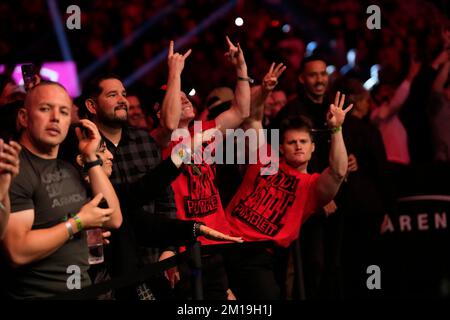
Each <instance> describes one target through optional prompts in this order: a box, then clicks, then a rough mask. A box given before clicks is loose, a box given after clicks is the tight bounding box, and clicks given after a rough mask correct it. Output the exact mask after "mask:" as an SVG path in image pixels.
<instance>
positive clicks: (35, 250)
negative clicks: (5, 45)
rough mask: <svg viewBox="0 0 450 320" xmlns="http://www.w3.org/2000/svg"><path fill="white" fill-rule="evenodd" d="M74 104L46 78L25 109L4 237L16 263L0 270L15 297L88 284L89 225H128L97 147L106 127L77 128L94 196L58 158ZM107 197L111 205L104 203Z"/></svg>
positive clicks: (43, 295)
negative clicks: (104, 205)
mask: <svg viewBox="0 0 450 320" xmlns="http://www.w3.org/2000/svg"><path fill="white" fill-rule="evenodd" d="M71 108H72V100H71V99H70V97H69V95H68V94H67V91H66V90H65V89H64V88H63V87H62V86H61V85H60V84H58V83H56V82H41V83H39V84H38V85H36V86H35V87H33V88H32V89H30V91H29V92H28V94H27V97H26V99H25V103H24V108H22V109H20V110H19V122H20V125H21V127H22V128H23V131H22V134H21V136H20V140H19V142H20V144H21V145H22V152H21V154H20V172H19V174H18V175H17V177H16V178H15V179H14V180H13V182H12V184H11V187H10V200H11V215H10V218H9V222H8V226H7V228H6V233H5V237H4V240H3V243H2V244H3V249H4V252H5V255H6V257H7V259H8V260H9V263H10V264H11V268H7V269H6V272H4V273H2V276H4V279H2V281H4V282H2V283H4V284H6V285H5V289H6V290H5V291H6V294H7V295H8V296H9V297H11V298H15V299H36V298H48V297H50V296H52V295H56V294H61V293H65V292H67V291H68V290H69V289H71V285H73V286H74V287H75V288H78V289H79V288H84V287H86V286H89V285H90V281H89V277H88V274H87V269H88V268H89V264H88V246H87V241H86V240H87V239H86V233H85V232H83V231H84V229H90V228H96V227H104V228H108V229H109V228H118V227H119V226H120V225H121V223H122V214H121V211H120V207H119V201H118V199H117V196H116V193H115V192H114V189H113V187H112V185H111V183H110V181H109V180H108V177H107V176H106V174H105V173H104V171H103V170H102V169H101V168H100V166H99V161H98V159H97V155H96V153H95V150H96V149H97V147H98V145H99V143H100V133H99V132H98V130H97V128H96V127H95V125H94V124H93V123H92V122H90V121H89V120H82V121H81V126H82V127H83V128H84V130H85V134H84V136H83V135H82V133H81V130H80V128H78V129H77V131H76V133H77V137H78V139H79V144H78V146H79V153H80V154H81V157H82V159H83V160H84V162H85V164H86V169H87V172H88V175H89V179H90V181H91V184H92V190H93V192H92V193H93V195H94V196H95V197H94V198H93V199H92V200H91V201H90V202H88V197H87V195H86V189H85V187H84V185H83V183H82V180H81V177H80V175H79V174H78V172H77V171H76V169H75V168H74V167H73V166H71V165H70V164H69V163H67V162H65V161H62V160H61V159H58V152H59V147H60V144H61V143H62V142H63V140H64V139H65V138H66V136H67V132H68V130H69V125H70V121H71ZM9 149H10V148H9ZM5 150H7V149H5ZM2 156H3V155H2ZM11 160H12V158H11V157H10V161H11ZM100 191H101V192H100ZM103 197H105V199H106V202H107V204H108V206H109V207H110V208H108V209H101V208H99V207H98V204H99V202H100V200H101V199H102V198H103ZM74 267H75V268H74ZM71 270H72V271H71ZM74 272H75V273H74ZM77 274H78V280H76V279H75V278H76V277H77ZM71 275H73V276H75V278H70V276H71Z"/></svg>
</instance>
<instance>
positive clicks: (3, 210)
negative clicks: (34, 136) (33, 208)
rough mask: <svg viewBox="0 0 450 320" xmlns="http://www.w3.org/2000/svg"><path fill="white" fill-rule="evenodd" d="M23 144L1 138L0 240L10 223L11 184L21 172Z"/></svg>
mask: <svg viewBox="0 0 450 320" xmlns="http://www.w3.org/2000/svg"><path fill="white" fill-rule="evenodd" d="M20 150H21V146H20V145H19V144H18V143H17V142H14V141H11V143H10V144H6V143H4V141H3V139H0V240H1V239H2V238H3V235H4V233H5V230H6V226H7V225H8V220H9V213H10V211H11V206H10V202H9V186H10V184H11V180H12V179H13V177H15V176H16V175H17V174H18V173H19V164H20V163H19V153H20Z"/></svg>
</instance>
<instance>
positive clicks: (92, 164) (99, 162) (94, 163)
mask: <svg viewBox="0 0 450 320" xmlns="http://www.w3.org/2000/svg"><path fill="white" fill-rule="evenodd" d="M102 164H103V161H102V159H100V157H99V156H97V160H95V161H91V162H85V163H84V170H85V171H89V169H90V168H93V167H95V166H101V165H102Z"/></svg>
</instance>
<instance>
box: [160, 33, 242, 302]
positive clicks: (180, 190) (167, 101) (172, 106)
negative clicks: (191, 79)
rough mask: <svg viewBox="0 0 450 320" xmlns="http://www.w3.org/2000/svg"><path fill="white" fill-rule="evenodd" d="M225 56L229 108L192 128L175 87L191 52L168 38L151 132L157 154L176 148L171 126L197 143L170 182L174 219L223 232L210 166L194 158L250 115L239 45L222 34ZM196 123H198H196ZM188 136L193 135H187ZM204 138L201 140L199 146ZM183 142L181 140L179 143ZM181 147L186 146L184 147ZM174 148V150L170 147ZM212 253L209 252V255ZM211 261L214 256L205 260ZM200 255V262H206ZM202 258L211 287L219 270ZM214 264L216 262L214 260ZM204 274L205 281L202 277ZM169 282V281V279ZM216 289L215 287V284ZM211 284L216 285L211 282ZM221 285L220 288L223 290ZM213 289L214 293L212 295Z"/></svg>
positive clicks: (190, 117)
mask: <svg viewBox="0 0 450 320" xmlns="http://www.w3.org/2000/svg"><path fill="white" fill-rule="evenodd" d="M226 39H227V43H228V52H227V53H226V56H227V57H228V59H229V61H230V62H231V64H232V65H233V66H234V67H235V71H236V76H237V84H236V89H235V99H234V100H233V102H232V104H231V107H230V109H228V110H227V111H224V112H223V113H221V114H220V115H219V116H218V117H217V118H216V119H214V120H211V121H202V122H201V123H200V124H201V130H196V127H197V126H199V123H196V124H194V126H193V127H192V126H191V127H189V125H190V123H191V121H192V120H193V119H194V117H195V113H194V109H193V106H192V103H191V102H190V101H189V99H188V98H187V97H186V94H185V93H184V92H182V91H181V73H182V70H183V68H184V63H185V60H186V58H187V57H188V56H189V55H190V53H191V50H188V51H187V52H186V53H185V54H184V55H181V54H179V53H176V52H174V43H173V41H171V42H170V46H169V51H168V65H169V76H168V81H167V89H166V94H165V97H164V100H163V102H162V107H161V113H160V119H161V126H160V128H158V129H156V130H155V131H153V132H152V136H153V137H154V138H155V140H156V141H158V143H159V144H160V145H161V147H162V148H163V157H169V156H170V154H171V153H172V152H173V151H174V148H175V147H177V145H178V144H179V141H178V140H176V141H171V139H172V137H173V135H172V133H174V131H175V130H178V132H180V131H184V132H185V133H186V135H187V136H188V137H189V140H193V142H194V143H195V141H196V140H197V138H198V139H199V141H200V143H199V144H198V145H197V146H193V145H188V146H185V147H187V148H188V149H190V150H193V151H192V153H193V154H192V162H194V164H192V165H183V168H182V174H180V175H179V176H178V178H177V179H176V180H175V181H174V182H173V183H172V189H173V191H174V196H175V203H176V206H177V218H179V219H182V220H196V221H199V222H203V223H205V224H206V225H207V226H209V227H211V228H213V229H216V230H218V231H220V232H222V233H225V234H228V233H229V232H230V231H229V226H228V223H227V220H226V218H225V214H224V209H223V207H222V203H221V201H220V197H219V193H218V190H217V187H216V185H215V183H214V178H215V165H214V164H210V163H209V162H208V161H206V162H205V161H204V160H207V159H203V160H201V161H198V157H199V156H202V155H203V154H204V153H203V151H204V150H205V148H209V149H214V147H215V145H210V142H209V141H207V140H209V139H208V138H207V136H209V134H212V133H214V132H215V131H220V132H221V133H223V134H225V131H226V129H233V128H236V127H238V126H239V125H241V123H242V122H243V121H244V119H245V118H247V117H248V115H249V113H250V83H249V82H250V81H251V79H250V78H249V77H248V75H247V65H246V63H245V59H244V55H243V52H242V49H241V47H240V46H239V44H238V45H237V47H236V46H234V45H233V43H232V42H231V41H230V39H229V38H228V37H227V38H226ZM199 127H200V126H199ZM194 134H196V135H198V136H199V137H193V136H194ZM190 137H193V138H194V139H190ZM203 142H205V143H204V144H202V143H203ZM181 143H183V142H181ZM184 150H186V149H184ZM175 151H176V150H175ZM198 240H199V241H200V243H201V244H202V245H210V244H217V243H219V242H218V241H214V240H210V239H207V238H205V237H199V238H198ZM212 256H214V255H211V256H210V257H212ZM208 259H209V260H213V259H215V258H208ZM208 259H205V260H208ZM205 260H203V261H202V264H203V266H204V270H203V275H204V278H203V280H204V282H206V286H205V288H211V286H210V285H208V282H209V279H213V281H217V278H218V277H222V278H226V277H225V271H224V269H223V266H222V263H220V262H217V261H221V258H220V259H219V258H218V260H215V262H214V263H211V265H213V267H211V268H208V267H207V266H208V264H209V261H205ZM216 262H217V263H216ZM208 269H209V270H210V271H211V270H215V271H217V270H219V269H222V270H223V272H222V274H219V273H217V272H216V273H214V272H213V273H210V274H211V275H212V276H209V277H207V274H208ZM208 278H209V279H208ZM171 281H172V283H173V282H174V280H173V279H172V280H171ZM223 283H224V286H226V288H228V285H227V284H226V283H227V281H226V279H224V282H223ZM219 287H220V285H219ZM216 288H217V286H216ZM226 288H225V289H226ZM220 291H221V290H220V289H219V290H210V291H209V292H208V291H206V292H205V298H207V299H222V298H226V290H224V291H223V294H221V293H220ZM216 293H217V295H216Z"/></svg>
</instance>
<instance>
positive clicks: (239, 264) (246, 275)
mask: <svg viewBox="0 0 450 320" xmlns="http://www.w3.org/2000/svg"><path fill="white" fill-rule="evenodd" d="M273 67H274V65H272V67H271V70H270V71H269V73H268V75H266V77H265V79H264V81H263V86H261V87H260V88H259V90H260V95H261V96H264V95H267V94H268V92H269V91H270V90H268V89H267V87H269V88H270V85H267V84H265V82H269V83H270V82H271V81H272V82H273V81H274V80H273V79H271V76H270V75H271V73H273V72H274V69H273ZM277 70H278V67H277V68H275V73H276V71H277ZM272 78H273V76H272ZM275 84H276V78H275ZM255 90H258V89H255ZM252 99H253V100H256V99H254V96H253V95H252ZM260 101H264V99H263V98H261V99H260ZM344 101H345V95H341V94H340V93H339V92H338V93H337V94H336V97H335V101H334V104H331V106H330V109H329V112H328V115H327V123H328V127H329V130H331V132H332V133H333V134H332V136H331V149H330V157H329V167H328V168H327V169H325V170H324V171H323V172H322V173H321V174H320V175H319V174H312V175H310V174H308V173H307V166H308V162H309V160H310V159H311V155H312V152H313V151H314V148H315V146H314V142H313V139H312V135H311V131H312V125H311V122H310V120H309V119H307V118H304V117H300V118H298V117H297V118H287V119H284V120H283V121H282V123H281V126H280V135H279V137H280V149H279V151H280V154H281V156H280V159H278V157H277V156H276V155H274V152H273V151H272V155H271V161H272V164H273V162H278V165H277V166H273V165H270V166H269V165H266V166H263V165H262V164H260V163H258V164H254V165H250V166H249V167H248V168H247V171H246V174H245V177H244V181H243V182H242V184H241V186H240V188H239V189H238V191H237V193H236V195H235V196H234V197H233V199H232V200H231V202H230V204H229V205H228V206H227V208H226V216H227V219H228V221H229V223H230V227H231V233H232V234H239V235H241V236H242V237H243V238H244V240H245V241H252V242H255V241H270V242H272V243H273V244H275V245H276V246H281V247H288V246H289V245H290V244H291V243H292V241H294V240H295V239H296V238H297V237H298V234H299V231H300V226H301V224H302V223H303V222H304V221H305V220H306V219H307V218H308V217H309V216H310V215H311V214H312V213H313V212H314V211H315V210H316V209H317V208H320V207H323V206H324V205H326V204H327V203H329V202H330V201H331V200H332V199H333V198H334V196H335V195H336V193H337V191H338V189H339V186H340V184H341V182H342V181H343V179H344V177H345V174H346V172H347V166H348V160H347V159H348V158H347V152H346V149H345V144H344V140H343V138H342V123H343V122H344V119H345V115H346V113H347V112H348V111H349V110H350V109H351V107H352V105H350V106H349V107H348V108H347V109H345V110H343V105H344ZM263 111H264V110H263V104H262V103H261V104H258V105H256V106H255V108H253V101H252V111H251V115H250V117H249V118H248V119H247V120H246V121H245V123H244V126H245V127H246V128H247V129H249V128H251V129H255V130H261V129H262V119H263ZM256 136H259V137H263V135H262V136H260V135H256ZM260 139H261V138H260ZM264 143H265V141H258V145H260V146H262V145H263V144H264ZM274 167H275V168H278V170H277V171H273V169H271V172H269V171H268V169H269V168H274ZM273 263H274V261H273V255H272V254H271V253H270V252H269V250H267V249H266V248H262V249H261V248H258V247H247V248H242V249H241V250H237V251H236V250H234V251H233V252H232V255H229V257H227V267H228V269H227V271H228V276H229V280H230V287H231V288H232V290H233V292H235V294H236V297H237V298H238V299H250V298H251V299H278V298H279V297H280V289H279V287H278V285H277V283H276V280H275V276H274V271H273V268H274V265H273Z"/></svg>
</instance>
